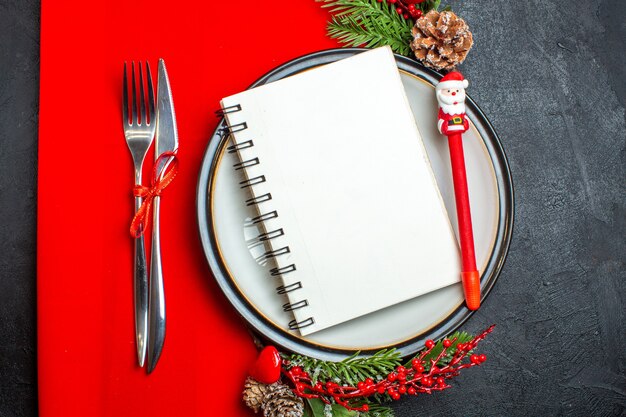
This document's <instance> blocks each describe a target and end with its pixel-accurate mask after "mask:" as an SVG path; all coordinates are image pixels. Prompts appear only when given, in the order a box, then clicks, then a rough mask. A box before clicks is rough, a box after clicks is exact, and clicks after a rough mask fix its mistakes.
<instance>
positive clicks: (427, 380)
mask: <svg viewBox="0 0 626 417" xmlns="http://www.w3.org/2000/svg"><path fill="white" fill-rule="evenodd" d="M432 384H433V380H432V379H431V378H429V377H426V378H424V379H422V385H424V386H427V387H430V386H431V385H432Z"/></svg>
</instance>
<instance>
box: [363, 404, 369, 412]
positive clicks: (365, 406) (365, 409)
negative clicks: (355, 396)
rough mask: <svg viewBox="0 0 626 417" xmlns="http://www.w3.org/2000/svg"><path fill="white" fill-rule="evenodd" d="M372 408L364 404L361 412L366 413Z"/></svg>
mask: <svg viewBox="0 0 626 417" xmlns="http://www.w3.org/2000/svg"><path fill="white" fill-rule="evenodd" d="M369 409H370V406H369V405H367V404H363V406H361V410H363V411H365V412H366V413H367V412H368V411H369Z"/></svg>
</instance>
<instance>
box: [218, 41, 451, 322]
mask: <svg viewBox="0 0 626 417" xmlns="http://www.w3.org/2000/svg"><path fill="white" fill-rule="evenodd" d="M221 105H222V112H223V113H224V115H225V117H226V121H227V125H228V128H227V130H228V132H229V133H230V139H231V140H232V143H231V144H230V146H229V148H228V152H232V153H235V152H236V153H237V154H238V157H239V158H238V160H239V162H238V163H237V164H236V165H235V166H234V168H233V169H234V170H236V171H239V172H243V174H244V179H243V180H242V181H241V183H240V186H241V187H242V188H246V189H248V190H249V191H250V198H249V199H247V200H246V201H242V204H246V205H248V206H250V207H251V208H254V210H255V211H254V213H255V214H254V216H253V217H252V218H251V219H249V222H250V223H251V224H255V225H257V226H258V229H259V233H258V237H257V238H256V239H257V240H258V242H262V243H263V244H264V245H265V249H266V251H265V255H264V256H263V257H262V259H258V261H259V262H262V263H264V264H266V266H267V268H268V270H269V274H268V276H269V278H268V281H269V282H268V285H274V286H275V287H276V292H277V293H278V294H279V295H277V296H276V298H277V303H279V302H282V303H283V309H284V310H285V314H290V315H293V319H292V320H291V322H290V323H289V327H290V329H292V330H294V331H296V330H297V331H299V332H300V334H301V335H307V334H310V333H313V332H316V331H320V330H322V329H325V328H328V327H330V326H333V325H336V324H339V323H343V322H346V321H348V320H351V319H354V318H356V317H360V316H362V315H365V314H369V313H372V312H375V311H377V310H380V309H383V308H386V307H389V306H391V305H394V304H397V303H400V302H403V301H406V300H408V299H412V298H414V297H417V296H420V295H422V294H425V293H427V292H430V291H434V290H436V289H439V288H442V287H444V286H447V285H450V284H453V283H455V282H458V281H459V279H460V255H459V249H458V245H457V242H456V240H455V237H454V233H453V230H452V227H451V225H450V222H449V220H448V217H447V213H446V210H445V207H444V204H443V201H442V199H441V196H440V194H439V191H438V189H437V184H436V182H435V178H434V175H433V173H432V171H431V168H430V165H429V162H428V157H427V155H426V151H425V149H424V146H423V143H422V141H421V138H420V135H419V131H418V129H417V126H416V124H415V121H414V118H413V114H412V112H411V109H410V107H409V103H408V100H407V98H406V95H405V92H404V88H403V86H402V82H401V79H400V75H399V72H398V68H397V66H396V63H395V60H394V57H393V53H392V52H391V50H390V49H389V48H388V47H383V48H377V49H373V50H370V51H367V52H363V53H360V54H358V55H355V56H353V57H350V58H347V59H344V60H341V61H337V62H334V63H331V64H327V65H324V66H320V67H316V68H314V69H312V70H309V71H305V72H302V73H299V74H296V75H294V76H291V77H289V78H285V79H282V80H279V81H276V82H273V83H270V84H266V85H263V86H260V87H257V88H253V89H250V90H247V91H244V92H242V93H239V94H235V95H233V96H230V97H226V98H224V99H223V100H222V103H221ZM433 123H436V121H435V120H433ZM407 320H419V318H418V317H413V318H412V317H407Z"/></svg>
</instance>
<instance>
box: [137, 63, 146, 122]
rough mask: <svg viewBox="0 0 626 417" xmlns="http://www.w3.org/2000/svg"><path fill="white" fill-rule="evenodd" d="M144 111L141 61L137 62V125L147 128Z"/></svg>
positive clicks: (144, 101) (144, 100)
mask: <svg viewBox="0 0 626 417" xmlns="http://www.w3.org/2000/svg"><path fill="white" fill-rule="evenodd" d="M147 113H148V112H147V109H146V99H145V93H144V89H143V66H142V65H141V61H139V124H140V125H143V126H147V124H148V114H147Z"/></svg>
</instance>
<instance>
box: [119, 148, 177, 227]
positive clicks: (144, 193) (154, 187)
mask: <svg viewBox="0 0 626 417" xmlns="http://www.w3.org/2000/svg"><path fill="white" fill-rule="evenodd" d="M167 158H171V160H170V162H169V163H168V164H167V165H166V167H165V168H164V169H163V171H162V175H160V174H161V172H157V169H158V167H159V165H160V163H161V162H162V160H165V159H167ZM177 173H178V158H176V152H172V151H168V152H163V153H162V154H161V155H160V156H159V157H158V158H157V160H156V162H155V163H154V170H153V171H152V180H151V186H150V187H146V186H144V185H141V184H137V185H135V188H134V189H133V194H134V195H135V197H141V198H143V199H144V200H143V202H142V203H141V206H139V210H137V212H136V213H135V217H133V221H132V222H131V224H130V234H131V236H132V237H134V238H135V239H136V238H138V237H141V235H143V232H144V231H145V230H146V229H147V228H148V223H149V221H150V216H148V214H149V213H150V208H151V207H152V201H153V200H154V197H158V196H160V195H161V193H162V192H163V190H164V189H165V188H166V187H167V186H168V185H170V183H171V182H172V180H174V177H175V176H176V174H177Z"/></svg>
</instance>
